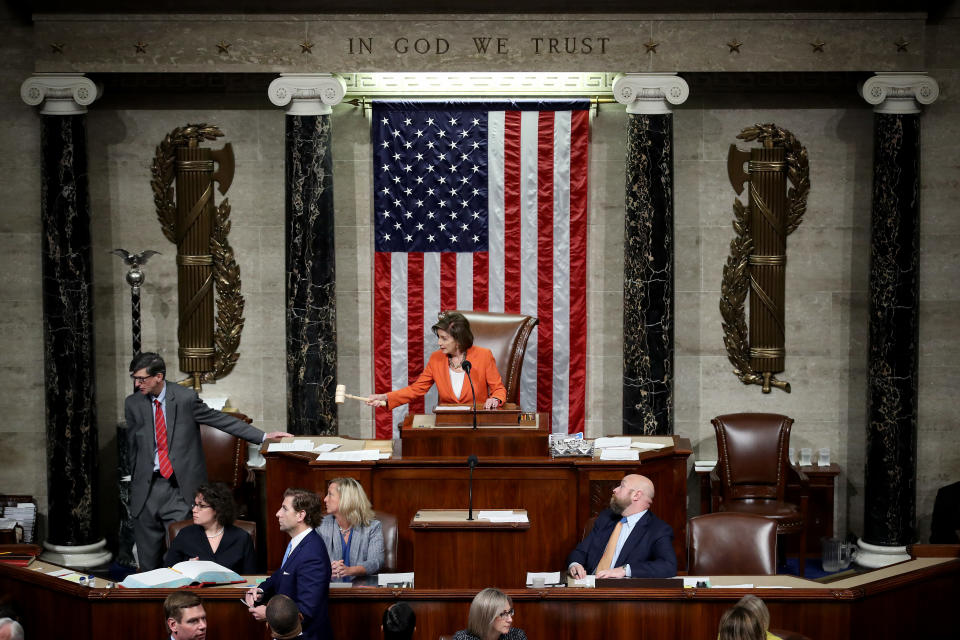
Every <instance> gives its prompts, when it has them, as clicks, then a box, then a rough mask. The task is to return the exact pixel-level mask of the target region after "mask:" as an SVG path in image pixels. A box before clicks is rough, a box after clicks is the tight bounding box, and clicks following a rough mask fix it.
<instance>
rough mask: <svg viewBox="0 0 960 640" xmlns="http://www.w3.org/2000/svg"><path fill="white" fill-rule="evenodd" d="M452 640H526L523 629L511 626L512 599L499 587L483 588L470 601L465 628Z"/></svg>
mask: <svg viewBox="0 0 960 640" xmlns="http://www.w3.org/2000/svg"><path fill="white" fill-rule="evenodd" d="M453 640H527V634H525V633H524V632H523V629H517V628H516V627H514V626H513V600H511V599H510V596H508V595H507V594H505V593H504V592H503V591H500V590H499V589H484V590H483V591H481V592H480V593H478V594H477V595H476V597H474V599H473V602H471V603H470V615H469V618H468V619H467V628H466V629H461V630H460V631H457V632H456V633H455V634H454V636H453Z"/></svg>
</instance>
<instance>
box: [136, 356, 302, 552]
mask: <svg viewBox="0 0 960 640" xmlns="http://www.w3.org/2000/svg"><path fill="white" fill-rule="evenodd" d="M130 377H131V378H133V384H134V388H135V389H136V391H135V392H134V393H132V394H130V395H129V396H127V399H126V401H125V402H124V413H125V414H126V419H127V445H128V447H129V455H130V464H131V468H132V480H131V483H130V484H131V490H130V513H131V515H132V516H133V518H134V523H133V536H134V539H135V540H136V543H137V556H138V558H139V561H140V570H141V571H149V570H151V569H156V568H157V567H159V566H161V562H162V560H163V539H164V533H165V532H166V529H167V525H169V524H170V523H171V522H177V521H178V520H184V519H186V518H187V516H189V515H190V509H191V505H192V504H193V499H194V496H195V494H196V492H197V487H199V486H200V485H201V484H203V483H205V482H206V481H207V463H206V460H205V459H204V457H203V447H202V446H201V443H200V425H201V424H208V425H210V426H211V427H216V428H217V429H220V430H221V431H226V432H227V433H229V434H231V435H234V436H237V437H238V438H243V439H244V440H247V441H249V442H253V443H254V444H260V443H261V442H263V441H264V440H265V439H266V438H280V437H284V436H289V435H290V434H289V433H285V432H282V431H275V432H272V433H267V434H264V433H263V431H260V429H257V428H256V427H252V426H250V425H248V424H247V423H245V422H243V421H242V420H238V419H237V418H234V417H232V416H229V415H227V414H225V413H221V412H219V411H214V410H213V409H211V408H210V407H208V406H207V405H205V404H204V403H203V401H201V400H200V398H199V397H198V396H197V393H196V392H195V391H194V390H193V389H188V388H186V387H181V386H180V385H178V384H167V380H166V378H167V367H166V364H165V363H164V361H163V358H161V357H160V356H159V355H157V354H156V353H150V352H144V353H141V354H140V355H138V356H137V357H135V358H134V359H133V361H132V362H131V363H130Z"/></svg>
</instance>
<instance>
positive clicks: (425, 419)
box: [400, 411, 550, 458]
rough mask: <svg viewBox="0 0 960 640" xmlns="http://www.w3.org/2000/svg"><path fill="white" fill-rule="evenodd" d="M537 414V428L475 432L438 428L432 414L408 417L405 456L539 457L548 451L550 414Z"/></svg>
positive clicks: (481, 428)
mask: <svg viewBox="0 0 960 640" xmlns="http://www.w3.org/2000/svg"><path fill="white" fill-rule="evenodd" d="M485 413H488V414H489V413H492V414H495V413H496V412H495V411H491V412H485ZM536 415H537V425H536V426H535V427H507V426H478V427H477V428H476V429H473V428H472V426H435V420H434V418H435V416H433V415H409V414H408V415H407V417H406V418H405V419H404V420H403V424H401V425H400V442H401V447H402V449H403V457H404V458H414V457H458V456H460V457H464V458H466V457H467V456H469V455H476V456H481V457H485V458H486V457H512V458H540V457H543V456H545V455H547V452H548V447H549V441H550V414H549V413H538V414H536ZM469 416H470V414H464V415H463V416H462V417H463V418H465V419H466V418H468V417H469Z"/></svg>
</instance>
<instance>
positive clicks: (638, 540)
mask: <svg viewBox="0 0 960 640" xmlns="http://www.w3.org/2000/svg"><path fill="white" fill-rule="evenodd" d="M653 493H654V490H653V483H652V482H650V479H649V478H646V477H644V476H641V475H635V474H631V475H628V476H624V478H623V480H621V481H620V484H618V485H617V486H616V487H614V489H613V495H612V496H611V497H610V508H609V509H604V510H603V512H602V513H601V514H600V515H598V516H597V520H596V522H594V524H593V530H592V531H590V534H589V535H587V537H586V538H584V539H583V541H581V542H580V544H578V545H577V548H576V549H574V550H573V552H572V553H571V554H570V556H569V557H568V558H567V564H568V567H567V571H568V572H569V573H570V575H571V576H572V577H574V578H582V577H584V576H586V575H587V569H589V571H590V573H591V574H594V575H596V576H597V577H598V578H672V577H673V576H675V575H677V556H676V554H675V553H674V552H673V529H671V528H670V525H668V524H667V523H666V522H664V521H663V520H661V519H660V518H658V517H657V516H655V515H653V513H652V512H651V511H650V510H649V509H650V504H651V503H652V502H653Z"/></svg>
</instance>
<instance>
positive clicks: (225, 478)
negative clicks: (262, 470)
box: [200, 415, 250, 491]
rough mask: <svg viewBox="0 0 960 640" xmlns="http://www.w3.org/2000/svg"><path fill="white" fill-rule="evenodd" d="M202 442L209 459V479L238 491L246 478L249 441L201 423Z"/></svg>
mask: <svg viewBox="0 0 960 640" xmlns="http://www.w3.org/2000/svg"><path fill="white" fill-rule="evenodd" d="M237 417H240V418H241V419H243V418H246V416H239V415H238V416H237ZM245 421H246V422H250V421H249V420H245ZM200 442H201V443H202V445H203V456H204V458H206V460H207V481H208V482H222V483H224V484H225V485H227V486H228V487H230V488H231V489H233V490H234V491H236V490H237V489H238V488H239V487H240V485H241V484H243V481H244V480H245V478H246V470H247V465H246V461H247V441H246V440H242V439H240V438H238V437H236V436H232V435H230V434H229V433H227V432H225V431H220V429H215V428H214V427H211V426H210V425H206V424H201V425H200Z"/></svg>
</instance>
